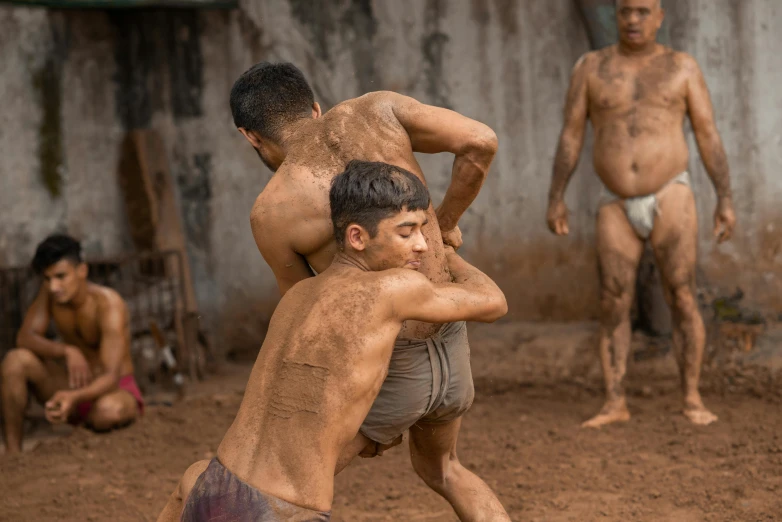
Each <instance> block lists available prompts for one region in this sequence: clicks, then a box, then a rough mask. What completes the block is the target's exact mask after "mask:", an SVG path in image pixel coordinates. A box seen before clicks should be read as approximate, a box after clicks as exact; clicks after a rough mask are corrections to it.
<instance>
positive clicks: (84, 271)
mask: <svg viewBox="0 0 782 522" xmlns="http://www.w3.org/2000/svg"><path fill="white" fill-rule="evenodd" d="M89 272H90V269H89V267H88V266H87V263H85V262H84V261H82V262H81V263H79V265H78V266H77V267H76V274H78V276H79V277H80V278H81V279H87V276H88V275H89Z"/></svg>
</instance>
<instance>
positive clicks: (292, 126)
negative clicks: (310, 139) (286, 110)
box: [279, 118, 307, 156]
mask: <svg viewBox="0 0 782 522" xmlns="http://www.w3.org/2000/svg"><path fill="white" fill-rule="evenodd" d="M306 122H307V118H301V119H299V120H296V121H294V122H292V123H289V124H288V125H287V126H286V127H285V129H283V130H281V131H280V141H279V146H280V148H281V149H282V151H283V153H285V155H286V156H287V154H288V147H289V143H290V142H291V141H292V140H293V138H295V137H296V135H297V134H298V133H299V131H301V128H302V127H303V126H304V124H305V123H306Z"/></svg>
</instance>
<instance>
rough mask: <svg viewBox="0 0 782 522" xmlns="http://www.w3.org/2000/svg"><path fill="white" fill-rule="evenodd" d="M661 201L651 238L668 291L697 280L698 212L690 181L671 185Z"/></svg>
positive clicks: (660, 198)
mask: <svg viewBox="0 0 782 522" xmlns="http://www.w3.org/2000/svg"><path fill="white" fill-rule="evenodd" d="M658 205H659V209H660V212H659V213H658V215H657V218H656V219H655V223H654V230H653V231H652V235H651V238H650V240H651V243H652V248H653V249H654V255H655V258H656V260H657V265H658V267H659V269H660V274H661V275H662V279H663V282H664V283H665V285H664V286H665V287H666V295H667V294H668V291H669V290H670V289H672V288H677V287H680V286H682V285H688V284H691V283H692V282H694V277H695V261H696V257H697V252H698V216H697V213H696V208H695V198H694V197H693V194H692V191H691V190H690V188H689V187H687V186H686V185H681V184H673V185H670V186H668V187H667V188H666V190H665V191H664V193H663V194H661V195H660V196H659V198H658Z"/></svg>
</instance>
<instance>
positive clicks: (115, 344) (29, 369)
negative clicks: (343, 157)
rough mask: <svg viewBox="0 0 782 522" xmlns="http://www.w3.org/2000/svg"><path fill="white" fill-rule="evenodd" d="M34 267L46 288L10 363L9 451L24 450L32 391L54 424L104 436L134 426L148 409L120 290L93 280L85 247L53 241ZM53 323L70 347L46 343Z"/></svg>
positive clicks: (6, 394) (5, 381) (6, 390)
mask: <svg viewBox="0 0 782 522" xmlns="http://www.w3.org/2000/svg"><path fill="white" fill-rule="evenodd" d="M32 265H33V269H34V270H35V272H36V273H37V274H39V275H40V276H41V277H42V278H43V284H42V285H41V288H40V291H39V292H38V296H37V297H36V298H35V301H33V304H32V305H31V306H30V309H29V310H28V311H27V314H26V315H25V317H24V321H23V322H22V327H21V329H20V330H19V334H18V335H17V344H18V347H17V348H15V349H13V350H10V351H9V352H8V353H7V354H6V356H5V358H4V359H3V363H2V403H3V419H4V421H5V430H4V435H5V445H6V451H7V452H8V453H15V452H18V451H21V449H22V423H23V420H24V411H25V409H26V408H27V400H28V394H29V393H28V390H31V391H32V392H33V393H34V395H35V397H36V398H37V399H38V400H39V401H41V403H45V406H46V419H47V420H48V421H49V422H51V423H63V422H66V421H67V422H71V423H73V424H78V423H82V422H83V423H86V424H87V425H88V426H90V427H91V428H93V429H95V430H101V431H102V430H108V429H111V428H116V427H119V426H123V425H126V424H129V423H130V422H132V421H133V420H135V419H136V417H137V416H138V415H139V414H140V413H141V411H142V410H143V407H144V401H143V399H142V397H141V391H140V390H139V389H138V386H137V385H136V379H135V378H134V376H133V362H132V361H131V358H130V331H129V328H128V321H129V316H128V308H127V306H126V304H125V301H124V300H123V299H122V297H120V295H119V294H118V293H117V292H116V291H114V290H112V289H111V288H107V287H105V286H100V285H96V284H93V283H90V282H89V281H88V280H87V264H86V263H85V262H84V261H83V260H82V258H81V246H80V245H79V243H78V241H76V240H75V239H73V238H72V237H70V236H66V235H60V234H57V235H52V236H49V237H47V238H46V239H45V240H44V241H43V242H42V243H41V244H39V245H38V248H37V249H36V251H35V257H34V258H33V262H32ZM50 320H54V325H55V327H56V329H57V333H58V334H59V336H60V338H61V339H62V341H52V340H49V339H47V338H46V337H45V334H46V329H47V328H48V327H49V321H50Z"/></svg>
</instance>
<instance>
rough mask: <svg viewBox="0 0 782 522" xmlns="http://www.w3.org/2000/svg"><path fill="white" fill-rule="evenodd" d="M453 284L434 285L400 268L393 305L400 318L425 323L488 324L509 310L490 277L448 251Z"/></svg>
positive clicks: (500, 292) (502, 295) (451, 251)
mask: <svg viewBox="0 0 782 522" xmlns="http://www.w3.org/2000/svg"><path fill="white" fill-rule="evenodd" d="M447 252H448V253H447V255H446V257H447V259H448V269H449V270H450V272H451V275H452V276H453V281H454V282H453V283H440V284H435V283H432V282H431V281H429V279H427V278H426V277H425V276H423V275H422V274H419V273H418V272H413V271H408V270H404V271H400V272H399V273H398V277H399V279H398V280H397V281H396V283H397V284H396V285H394V292H393V308H394V310H395V312H396V315H397V316H398V317H399V318H400V319H401V320H408V319H410V320H416V321H423V322H427V323H436V324H440V323H450V322H454V321H480V322H486V323H491V322H494V321H496V320H497V319H499V318H500V317H502V316H504V315H505V314H506V313H508V303H507V301H506V300H505V294H503V293H502V290H500V288H499V287H498V286H497V285H496V284H495V283H494V281H492V280H491V278H490V277H489V276H487V275H486V274H484V273H483V272H481V271H480V270H478V269H477V268H475V267H474V266H472V265H470V264H469V263H467V262H466V261H465V260H464V259H462V258H461V257H460V256H459V255H458V254H456V253H455V252H454V251H453V250H452V249H448V250H447Z"/></svg>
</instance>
